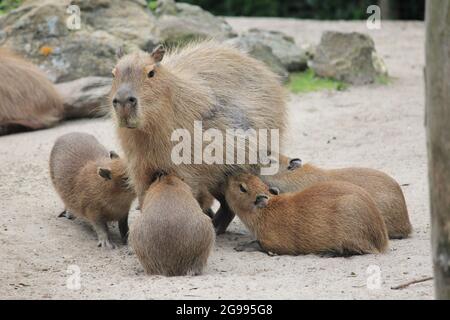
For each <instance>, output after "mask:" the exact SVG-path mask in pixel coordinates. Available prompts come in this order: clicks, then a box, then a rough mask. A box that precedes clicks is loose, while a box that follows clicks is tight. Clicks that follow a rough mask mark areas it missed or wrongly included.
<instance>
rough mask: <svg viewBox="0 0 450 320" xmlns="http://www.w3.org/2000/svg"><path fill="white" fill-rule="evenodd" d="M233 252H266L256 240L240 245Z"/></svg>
mask: <svg viewBox="0 0 450 320" xmlns="http://www.w3.org/2000/svg"><path fill="white" fill-rule="evenodd" d="M234 250H235V251H238V252H266V251H265V250H264V249H263V248H262V247H261V244H260V243H259V241H258V240H253V241H249V242H244V243H240V244H238V245H237V246H236V247H235V248H234Z"/></svg>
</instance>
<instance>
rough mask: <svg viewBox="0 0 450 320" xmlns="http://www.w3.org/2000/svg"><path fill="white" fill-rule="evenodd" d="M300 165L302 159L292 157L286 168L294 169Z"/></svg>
mask: <svg viewBox="0 0 450 320" xmlns="http://www.w3.org/2000/svg"><path fill="white" fill-rule="evenodd" d="M301 166H302V159H299V158H294V159H291V160H290V161H289V166H288V170H294V169H297V168H300V167H301Z"/></svg>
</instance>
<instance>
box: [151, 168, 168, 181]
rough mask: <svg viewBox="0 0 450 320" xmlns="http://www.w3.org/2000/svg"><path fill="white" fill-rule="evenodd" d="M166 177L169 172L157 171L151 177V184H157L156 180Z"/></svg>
mask: <svg viewBox="0 0 450 320" xmlns="http://www.w3.org/2000/svg"><path fill="white" fill-rule="evenodd" d="M166 175H167V172H166V171H164V170H156V171H155V172H154V173H153V175H152V177H151V179H150V183H153V182H155V181H156V180H159V179H160V178H161V177H163V176H166Z"/></svg>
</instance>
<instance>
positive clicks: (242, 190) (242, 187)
mask: <svg viewBox="0 0 450 320" xmlns="http://www.w3.org/2000/svg"><path fill="white" fill-rule="evenodd" d="M239 190H241V192H247V189H245V187H244V186H243V185H242V184H240V185H239Z"/></svg>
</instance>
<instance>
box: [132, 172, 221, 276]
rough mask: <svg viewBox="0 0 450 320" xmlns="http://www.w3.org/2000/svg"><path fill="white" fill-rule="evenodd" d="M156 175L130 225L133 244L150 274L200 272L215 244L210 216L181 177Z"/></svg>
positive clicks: (189, 273)
mask: <svg viewBox="0 0 450 320" xmlns="http://www.w3.org/2000/svg"><path fill="white" fill-rule="evenodd" d="M154 176H155V177H154V182H153V183H152V184H151V185H150V187H149V188H148V190H147V192H146V194H145V197H144V202H143V205H142V209H141V211H142V212H141V214H140V215H139V216H138V217H137V218H136V220H135V221H133V224H132V225H131V228H130V245H131V247H132V248H133V250H134V251H135V253H136V255H137V257H138V259H139V261H140V262H141V264H142V266H143V267H144V270H145V272H146V273H147V274H159V275H164V276H183V275H198V274H200V273H201V272H202V270H203V268H204V267H205V266H206V262H207V260H208V257H209V254H210V253H211V249H212V247H213V244H214V239H215V233H214V228H213V225H212V223H211V219H209V218H208V217H207V216H206V215H205V214H204V213H203V211H202V209H201V208H200V206H199V204H198V202H197V201H196V199H195V198H194V196H193V194H192V190H191V188H190V187H189V186H188V185H187V184H186V183H184V182H183V181H182V180H181V179H179V178H177V177H176V176H173V175H166V174H165V173H163V172H157V173H155V174H154Z"/></svg>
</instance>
